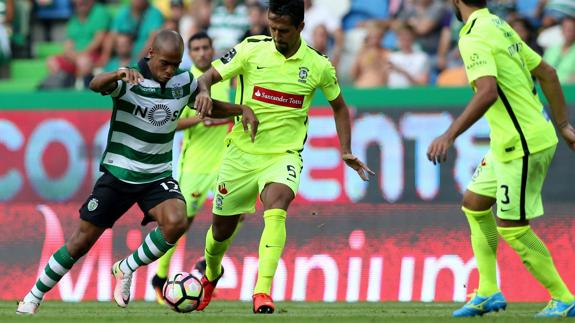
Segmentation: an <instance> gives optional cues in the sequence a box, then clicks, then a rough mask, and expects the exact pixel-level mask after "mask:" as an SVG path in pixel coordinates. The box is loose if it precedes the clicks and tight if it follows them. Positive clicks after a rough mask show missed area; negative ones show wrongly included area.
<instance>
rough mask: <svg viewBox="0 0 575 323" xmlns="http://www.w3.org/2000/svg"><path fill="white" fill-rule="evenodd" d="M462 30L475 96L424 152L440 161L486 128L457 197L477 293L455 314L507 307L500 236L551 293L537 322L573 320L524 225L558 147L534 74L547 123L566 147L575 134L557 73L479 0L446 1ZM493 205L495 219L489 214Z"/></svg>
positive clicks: (548, 261) (569, 299)
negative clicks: (471, 132)
mask: <svg viewBox="0 0 575 323" xmlns="http://www.w3.org/2000/svg"><path fill="white" fill-rule="evenodd" d="M452 2H453V5H454V7H455V12H456V15H457V16H458V18H459V19H460V20H462V21H464V22H465V25H464V26H463V28H462V29H461V31H460V40H459V50H460V52H461V57H462V58H463V61H464V63H465V69H466V72H467V78H468V79H469V82H470V83H471V86H472V87H473V90H474V91H475V95H474V96H473V98H472V100H471V101H470V102H469V104H468V105H467V107H466V108H465V111H463V113H462V114H461V115H460V116H459V117H458V118H457V119H456V120H455V121H454V122H453V123H452V124H451V126H450V127H449V129H448V130H447V131H446V132H445V133H444V134H443V135H441V136H439V137H438V138H436V139H435V140H434V141H433V142H432V143H431V145H430V146H429V149H428V153H427V154H428V158H429V160H430V161H432V162H433V163H434V164H435V163H438V162H439V163H440V162H444V161H445V160H446V158H447V150H448V149H449V147H450V146H451V145H452V144H453V142H454V140H455V139H456V138H457V136H459V135H460V134H461V133H463V132H464V131H465V130H467V129H468V128H469V127H470V126H471V125H473V124H474V123H475V122H476V121H477V120H479V118H481V116H483V115H484V114H485V117H486V118H487V121H488V123H489V126H490V128H491V143H490V150H489V152H488V153H487V155H486V156H485V158H484V159H483V161H482V162H481V164H480V165H479V166H478V167H477V170H476V172H475V174H474V175H473V178H472V180H471V183H470V184H469V186H468V187H467V191H466V192H465V194H464V196H463V206H462V210H463V212H464V213H465V215H466V217H467V220H468V222H469V226H470V228H471V245H472V248H473V253H474V254H475V257H476V259H477V268H478V271H479V287H478V289H477V292H476V293H475V295H474V297H472V299H471V300H470V301H469V302H468V303H467V304H465V305H464V306H463V307H462V308H460V309H458V310H456V311H455V312H453V316H456V317H466V316H476V315H483V314H485V313H488V312H491V311H498V310H500V309H505V308H506V306H507V302H506V301H505V298H504V297H503V294H502V293H501V291H500V290H499V287H498V286H497V279H496V260H497V244H498V233H499V235H501V237H503V239H504V240H505V241H506V242H507V244H509V246H510V247H511V248H513V249H514V250H515V251H516V252H517V253H518V254H519V256H520V257H521V259H522V261H523V263H524V264H525V265H526V267H527V269H528V270H529V271H530V272H531V274H532V275H533V276H534V277H535V278H536V279H537V280H538V281H539V282H540V283H541V284H542V285H543V286H544V287H545V288H546V289H547V290H548V291H549V293H550V294H551V298H552V299H551V301H550V302H549V304H548V305H547V307H545V308H544V309H543V310H542V311H541V312H539V313H538V314H537V316H538V317H565V316H569V317H572V316H575V299H574V297H573V294H571V292H570V291H569V289H568V288H567V286H566V285H565V283H564V282H563V280H562V279H561V277H560V276H559V273H558V272H557V269H556V268H555V265H554V264H553V260H552V258H551V255H550V253H549V251H548V250H547V247H546V246H545V244H544V243H543V241H541V240H540V239H539V237H538V236H537V235H536V234H535V232H533V230H532V229H531V227H530V226H529V220H531V219H534V218H536V217H539V216H541V215H543V205H542V202H541V188H542V186H543V181H544V179H545V176H546V174H547V170H548V168H549V165H550V163H551V160H552V159H553V155H554V153H555V148H556V146H557V136H556V134H555V128H554V127H553V124H552V123H551V121H550V119H549V117H548V116H547V113H546V112H545V110H544V109H543V105H542V104H541V102H540V101H539V98H538V96H537V91H536V89H535V85H534V81H533V78H532V76H534V77H535V78H536V79H537V80H538V81H539V82H540V83H541V88H542V89H543V93H544V94H545V96H546V97H547V99H548V100H549V106H550V108H551V112H552V116H553V120H554V121H555V123H556V125H557V128H558V130H559V133H560V134H561V136H562V137H563V139H564V140H565V141H566V142H567V144H568V145H569V147H570V148H571V149H575V130H574V129H573V127H572V126H571V124H570V123H569V117H568V112H567V108H566V104H565V98H564V96H563V92H562V89H561V85H560V84H559V80H558V78H557V74H556V73H555V70H554V69H553V68H552V67H551V66H549V65H548V64H547V63H545V62H544V61H542V59H541V57H540V56H539V55H538V54H537V53H535V52H534V51H533V50H532V49H531V48H529V46H528V45H527V44H525V42H523V41H522V40H521V39H520V38H519V36H518V35H517V33H516V32H515V31H514V30H513V29H512V28H511V27H510V26H509V25H508V24H507V23H506V22H505V21H503V20H501V19H500V18H498V17H497V16H495V15H493V14H491V13H490V12H489V10H488V9H487V8H486V1H485V0H452ZM495 204H496V205H497V218H496V219H495V218H494V217H493V214H492V211H491V209H492V207H493V205H495Z"/></svg>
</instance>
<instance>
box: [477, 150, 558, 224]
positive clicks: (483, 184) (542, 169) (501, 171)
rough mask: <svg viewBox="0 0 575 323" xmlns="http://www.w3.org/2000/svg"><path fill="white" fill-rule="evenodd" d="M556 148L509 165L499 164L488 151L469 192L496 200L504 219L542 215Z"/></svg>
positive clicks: (478, 167)
mask: <svg viewBox="0 0 575 323" xmlns="http://www.w3.org/2000/svg"><path fill="white" fill-rule="evenodd" d="M556 147H557V146H556V145H554V146H552V147H549V148H547V149H545V150H542V151H539V152H537V153H535V154H532V155H529V156H525V157H522V158H517V159H513V160H511V161H508V162H499V161H497V160H495V159H494V158H493V156H492V155H491V152H488V153H487V154H486V155H485V157H484V158H483V161H482V162H481V163H480V164H479V166H477V169H476V170H475V173H474V174H473V177H472V179H471V183H469V185H468V186H467V189H468V190H470V191H471V192H473V193H476V194H479V195H484V196H489V197H493V198H495V199H496V200H497V216H498V217H499V218H500V219H504V220H529V219H533V218H536V217H538V216H541V215H543V202H542V201H541V188H542V187H543V182H544V181H545V176H546V175H547V170H548V169H549V165H550V164H551V160H553V155H555V148H556Z"/></svg>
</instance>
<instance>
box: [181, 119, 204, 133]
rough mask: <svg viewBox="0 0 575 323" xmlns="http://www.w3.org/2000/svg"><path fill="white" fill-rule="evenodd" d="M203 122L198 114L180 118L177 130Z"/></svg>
mask: <svg viewBox="0 0 575 323" xmlns="http://www.w3.org/2000/svg"><path fill="white" fill-rule="evenodd" d="M201 122H202V119H200V117H198V116H193V117H189V118H182V119H178V125H177V126H176V130H184V129H188V128H191V127H194V126H196V125H198V124H200V123H201Z"/></svg>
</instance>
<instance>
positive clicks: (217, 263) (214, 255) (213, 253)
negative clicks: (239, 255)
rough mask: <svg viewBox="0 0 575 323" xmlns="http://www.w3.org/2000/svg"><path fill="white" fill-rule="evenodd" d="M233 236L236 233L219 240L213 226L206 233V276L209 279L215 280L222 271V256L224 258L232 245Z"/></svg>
mask: <svg viewBox="0 0 575 323" xmlns="http://www.w3.org/2000/svg"><path fill="white" fill-rule="evenodd" d="M236 231H237V228H236ZM234 234H235V232H234ZM233 237H234V235H232V236H231V237H230V238H228V239H227V240H224V241H217V240H216V239H214V235H213V233H212V227H211V226H210V229H209V230H208V233H206V250H205V252H204V257H205V258H206V277H207V278H208V280H209V281H213V280H214V279H216V278H218V276H219V275H220V273H221V272H222V258H224V254H225V253H226V251H227V250H228V248H229V247H230V244H231V243H232V240H233Z"/></svg>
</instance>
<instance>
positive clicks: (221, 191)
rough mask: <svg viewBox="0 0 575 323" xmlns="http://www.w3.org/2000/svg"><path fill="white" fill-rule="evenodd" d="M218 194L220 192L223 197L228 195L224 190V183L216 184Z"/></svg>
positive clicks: (226, 190)
mask: <svg viewBox="0 0 575 323" xmlns="http://www.w3.org/2000/svg"><path fill="white" fill-rule="evenodd" d="M218 192H220V194H223V195H226V194H228V189H227V188H226V183H220V184H218Z"/></svg>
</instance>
